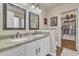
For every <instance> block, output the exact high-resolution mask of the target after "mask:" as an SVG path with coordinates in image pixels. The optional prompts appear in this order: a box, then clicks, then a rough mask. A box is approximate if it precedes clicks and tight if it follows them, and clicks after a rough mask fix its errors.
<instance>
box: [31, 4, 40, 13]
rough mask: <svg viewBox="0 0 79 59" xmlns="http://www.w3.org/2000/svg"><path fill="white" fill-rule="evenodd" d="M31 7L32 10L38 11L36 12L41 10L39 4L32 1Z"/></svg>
mask: <svg viewBox="0 0 79 59" xmlns="http://www.w3.org/2000/svg"><path fill="white" fill-rule="evenodd" d="M32 8H33V9H34V10H36V11H38V12H41V9H40V6H39V4H35V3H33V4H32Z"/></svg>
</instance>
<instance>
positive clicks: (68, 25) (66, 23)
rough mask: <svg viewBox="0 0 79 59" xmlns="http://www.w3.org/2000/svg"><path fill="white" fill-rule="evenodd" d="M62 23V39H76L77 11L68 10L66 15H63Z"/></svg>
mask: <svg viewBox="0 0 79 59" xmlns="http://www.w3.org/2000/svg"><path fill="white" fill-rule="evenodd" d="M72 12H73V13H72ZM62 15H64V14H62ZM72 15H74V16H73V17H72ZM66 16H67V17H66ZM61 25H62V27H61V30H62V31H61V32H62V39H68V40H74V41H75V37H76V15H75V11H70V12H66V13H65V15H64V16H63V17H61Z"/></svg>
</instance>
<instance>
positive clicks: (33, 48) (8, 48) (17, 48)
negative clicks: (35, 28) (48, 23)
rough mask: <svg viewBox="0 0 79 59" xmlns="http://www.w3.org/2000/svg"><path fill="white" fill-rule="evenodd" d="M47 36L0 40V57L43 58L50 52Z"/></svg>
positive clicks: (37, 35) (38, 35) (36, 35)
mask: <svg viewBox="0 0 79 59" xmlns="http://www.w3.org/2000/svg"><path fill="white" fill-rule="evenodd" d="M49 41H50V36H49V34H46V33H44V34H35V35H30V36H24V37H21V38H13V39H12V38H9V39H4V40H0V56H45V55H47V54H48V53H49V50H50V46H49V45H50V44H49Z"/></svg>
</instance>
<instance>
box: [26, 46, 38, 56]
mask: <svg viewBox="0 0 79 59" xmlns="http://www.w3.org/2000/svg"><path fill="white" fill-rule="evenodd" d="M26 56H37V47H35V48H32V49H30V50H27V51H26Z"/></svg>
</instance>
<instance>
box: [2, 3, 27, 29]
mask: <svg viewBox="0 0 79 59" xmlns="http://www.w3.org/2000/svg"><path fill="white" fill-rule="evenodd" d="M16 10H17V11H16ZM18 11H20V12H18ZM16 12H18V13H16ZM16 14H17V15H16ZM15 15H16V16H15ZM20 15H22V16H20ZM8 16H9V17H8ZM10 16H11V17H10ZM15 18H17V20H16V19H15ZM15 21H17V22H15ZM15 25H16V26H15ZM17 25H18V26H17ZM25 29H26V10H25V9H23V8H21V7H19V6H16V5H14V4H11V3H3V30H25Z"/></svg>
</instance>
